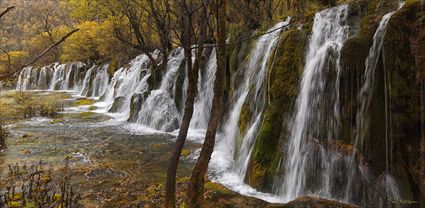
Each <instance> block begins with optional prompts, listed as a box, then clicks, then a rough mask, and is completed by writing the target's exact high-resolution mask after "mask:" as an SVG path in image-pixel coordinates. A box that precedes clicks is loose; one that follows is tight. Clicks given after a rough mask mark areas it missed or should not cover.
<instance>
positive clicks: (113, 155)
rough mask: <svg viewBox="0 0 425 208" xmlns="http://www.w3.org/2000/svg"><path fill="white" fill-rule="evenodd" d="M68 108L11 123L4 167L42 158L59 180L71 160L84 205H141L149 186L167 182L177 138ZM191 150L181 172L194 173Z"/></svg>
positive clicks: (193, 145)
mask: <svg viewBox="0 0 425 208" xmlns="http://www.w3.org/2000/svg"><path fill="white" fill-rule="evenodd" d="M65 112H66V114H65V115H64V117H63V118H60V119H54V120H53V119H48V118H32V119H29V120H24V121H20V122H18V123H14V124H13V125H10V126H9V128H10V130H11V132H12V134H13V138H11V139H9V140H8V141H7V146H8V149H6V150H5V151H4V152H3V153H2V154H0V170H6V169H7V168H6V167H7V164H15V163H19V164H24V163H26V164H31V163H36V162H38V161H40V160H41V161H43V162H46V163H48V164H49V165H51V166H52V170H53V176H54V177H55V178H61V176H62V172H61V171H62V170H63V167H64V166H65V163H66V162H65V161H66V158H69V170H68V172H69V174H70V175H71V177H72V178H71V183H72V185H73V186H74V187H75V188H77V189H78V190H79V193H81V194H82V200H83V204H84V205H85V207H117V206H118V207H126V206H129V205H131V204H135V203H136V204H137V201H138V199H137V196H139V195H140V193H142V192H143V191H144V189H145V188H146V187H147V186H148V185H151V184H154V183H162V182H164V181H165V178H166V168H167V166H168V160H169V157H170V154H171V152H172V150H173V144H174V138H175V136H173V135H171V134H166V133H160V132H152V131H151V130H149V129H146V128H144V127H142V126H134V125H132V126H130V125H129V124H127V123H124V122H115V121H113V120H110V119H111V118H110V117H109V116H107V115H102V114H94V115H92V116H90V117H88V118H83V117H81V116H79V114H80V112H78V110H75V111H74V112H73V110H72V109H71V110H69V109H67V110H66V111H65ZM186 148H188V149H191V150H195V149H198V148H199V144H198V143H192V142H188V143H187V144H186ZM192 152H193V153H192V154H191V155H189V156H186V157H183V158H182V160H181V163H180V166H179V172H178V176H180V177H184V176H187V175H189V174H190V171H191V170H190V169H191V167H192V165H193V162H194V160H193V157H194V155H195V154H196V153H194V152H195V151H192ZM3 172H4V171H3Z"/></svg>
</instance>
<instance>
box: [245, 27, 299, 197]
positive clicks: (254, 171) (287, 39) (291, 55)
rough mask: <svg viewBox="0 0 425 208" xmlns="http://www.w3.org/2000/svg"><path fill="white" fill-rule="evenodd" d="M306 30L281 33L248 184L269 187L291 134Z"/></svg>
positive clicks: (271, 65)
mask: <svg viewBox="0 0 425 208" xmlns="http://www.w3.org/2000/svg"><path fill="white" fill-rule="evenodd" d="M306 42H307V33H306V32H304V31H302V30H297V29H292V30H289V31H285V32H283V33H282V35H281V40H280V42H279V44H278V46H277V47H276V50H275V54H274V57H272V58H273V61H271V62H270V66H269V69H268V72H267V83H266V86H267V108H266V110H265V114H264V119H263V123H262V124H261V127H260V130H259V134H258V138H257V140H256V143H255V146H254V150H253V153H252V156H251V157H252V160H251V162H250V165H249V168H248V174H247V178H246V180H247V182H248V184H250V185H252V186H254V187H256V188H258V189H260V190H263V191H267V190H270V185H271V184H272V180H273V177H274V171H275V169H276V166H277V164H278V161H279V159H280V157H281V155H280V152H281V151H280V149H279V148H280V145H279V143H280V142H284V140H285V139H284V138H285V137H286V136H288V132H287V129H286V128H285V124H286V122H287V121H288V120H289V118H290V117H291V112H292V110H293V105H294V102H295V100H296V97H297V95H298V86H299V81H300V77H301V73H302V68H303V65H304V64H303V57H304V48H305V45H306Z"/></svg>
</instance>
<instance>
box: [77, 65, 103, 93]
mask: <svg viewBox="0 0 425 208" xmlns="http://www.w3.org/2000/svg"><path fill="white" fill-rule="evenodd" d="M108 67H109V64H105V65H103V66H96V65H94V66H92V67H91V68H90V69H89V70H88V71H87V72H86V75H85V76H84V80H83V83H82V87H81V91H80V95H81V96H84V97H99V96H101V95H103V93H105V92H106V90H107V89H108V85H109V75H108ZM77 86H78V85H77ZM76 90H78V89H76Z"/></svg>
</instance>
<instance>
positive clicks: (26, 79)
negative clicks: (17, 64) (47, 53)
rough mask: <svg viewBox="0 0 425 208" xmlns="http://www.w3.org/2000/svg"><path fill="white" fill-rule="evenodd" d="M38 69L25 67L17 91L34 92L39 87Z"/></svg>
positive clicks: (20, 75)
mask: <svg viewBox="0 0 425 208" xmlns="http://www.w3.org/2000/svg"><path fill="white" fill-rule="evenodd" d="M36 71H37V69H36V68H34V67H31V66H29V67H25V68H23V69H22V71H21V73H20V74H19V78H18V84H17V87H16V90H34V89H36V87H37V82H35V80H37V79H38V74H37V73H36Z"/></svg>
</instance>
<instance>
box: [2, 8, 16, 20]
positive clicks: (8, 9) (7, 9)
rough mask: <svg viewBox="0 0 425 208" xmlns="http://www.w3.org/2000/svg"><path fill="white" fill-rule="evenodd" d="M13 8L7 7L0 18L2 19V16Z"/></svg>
mask: <svg viewBox="0 0 425 208" xmlns="http://www.w3.org/2000/svg"><path fill="white" fill-rule="evenodd" d="M14 8H15V6H10V7H7V8H6V10H4V11H3V12H1V13H0V18H2V17H3V16H4V15H6V14H7V13H8V12H9V11H10V10H12V9H14Z"/></svg>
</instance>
